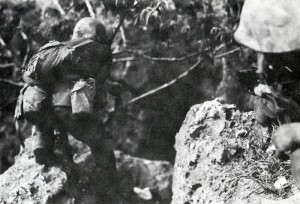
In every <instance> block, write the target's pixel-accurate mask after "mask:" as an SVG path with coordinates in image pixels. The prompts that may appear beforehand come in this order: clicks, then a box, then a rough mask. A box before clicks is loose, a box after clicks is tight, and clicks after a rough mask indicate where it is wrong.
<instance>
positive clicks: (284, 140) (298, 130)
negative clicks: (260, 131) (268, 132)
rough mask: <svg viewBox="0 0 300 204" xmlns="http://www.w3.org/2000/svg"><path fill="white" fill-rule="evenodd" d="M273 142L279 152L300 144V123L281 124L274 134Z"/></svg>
mask: <svg viewBox="0 0 300 204" xmlns="http://www.w3.org/2000/svg"><path fill="white" fill-rule="evenodd" d="M272 142H273V144H274V145H275V147H276V151H277V153H281V152H284V151H287V150H291V149H292V148H293V147H295V146H298V145H299V144H300V123H289V124H284V125H282V126H280V127H279V128H278V129H277V130H276V132H275V133H274V134H273V137H272Z"/></svg>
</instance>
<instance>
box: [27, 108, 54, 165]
mask: <svg viewBox="0 0 300 204" xmlns="http://www.w3.org/2000/svg"><path fill="white" fill-rule="evenodd" d="M26 118H27V120H28V121H29V122H31V123H32V124H33V127H32V137H33V138H34V140H33V153H34V155H35V159H36V162H37V163H39V164H49V165H50V163H53V162H54V160H55V157H54V155H53V148H54V143H55V136H54V134H53V133H54V122H53V117H52V114H50V113H48V112H41V113H38V114H37V113H28V114H26Z"/></svg>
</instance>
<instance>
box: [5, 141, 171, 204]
mask: <svg viewBox="0 0 300 204" xmlns="http://www.w3.org/2000/svg"><path fill="white" fill-rule="evenodd" d="M69 139H70V144H71V145H72V146H73V149H74V151H75V155H74V161H75V163H72V162H67V163H66V164H64V165H54V166H51V167H45V166H44V165H38V164H36V163H35V159H34V156H33V154H32V150H31V148H32V146H31V143H32V138H28V139H27V140H26V141H25V145H26V146H25V149H22V150H21V152H20V153H19V155H18V156H17V157H16V162H15V165H13V166H12V167H10V168H9V169H8V170H7V171H5V172H4V173H3V174H2V175H0V192H1V194H0V203H3V204H10V203H14V204H24V203H26V204H27V203H28V204H49V203H51V204H52V203H55V204H73V203H79V204H93V203H95V204H96V203H97V204H98V203H112V204H114V203H116V204H118V203H120V202H121V201H125V200H126V202H129V203H141V204H142V203H156V202H157V201H163V202H164V203H165V202H170V200H171V196H172V194H171V177H172V172H173V167H172V165H171V164H170V163H168V162H165V161H150V160H144V159H140V158H134V157H131V156H128V155H125V154H123V153H122V152H119V151H116V152H115V155H116V159H117V167H118V171H119V175H120V178H121V179H120V180H121V184H120V192H122V195H120V194H116V192H110V193H108V194H105V196H102V197H100V196H99V192H102V191H103V185H104V184H103V183H101V175H100V174H99V171H98V170H97V169H96V168H95V167H94V164H93V158H92V156H91V154H90V150H89V148H88V147H87V146H86V145H84V144H83V143H81V142H79V141H78V140H75V139H74V138H72V137H70V138H69ZM106 187H107V186H106ZM134 187H136V188H140V189H146V188H148V189H149V192H151V199H150V200H149V199H148V198H149V196H148V197H147V199H148V200H145V199H142V198H139V197H138V195H137V194H136V193H134V191H133V189H134ZM104 188H105V187H104ZM132 201H133V202H132Z"/></svg>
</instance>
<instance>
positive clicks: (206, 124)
mask: <svg viewBox="0 0 300 204" xmlns="http://www.w3.org/2000/svg"><path fill="white" fill-rule="evenodd" d="M269 130H270V129H268V128H264V127H262V126H261V125H259V124H257V123H256V121H255V119H254V115H253V112H248V113H241V112H240V111H238V110H237V109H236V108H235V106H234V105H227V104H224V102H223V100H221V99H216V100H214V101H208V102H205V103H203V104H200V105H195V106H193V107H192V108H191V109H190V111H189V112H188V114H187V116H186V118H185V120H184V122H183V125H182V127H181V129H180V131H179V132H178V134H177V135H176V144H175V149H176V151H177V155H176V160H175V165H174V175H173V178H174V179H173V187H172V190H173V199H172V204H198V203H199V204H232V203H234V204H260V203H262V198H261V197H263V198H265V199H267V200H264V202H266V201H268V200H269V201H272V200H278V199H280V196H278V195H276V193H278V192H279V191H276V189H275V187H274V183H275V181H276V180H278V179H277V176H276V173H278V172H279V170H277V169H275V168H276V167H275V166H272V165H273V162H274V160H272V157H271V156H270V153H269V152H268V151H267V150H268V147H269V146H270V136H271V134H270V132H269ZM274 164H275V163H274ZM277 164H278V163H277ZM280 168H281V167H278V169H280ZM288 168H289V167H287V169H288ZM274 171H275V172H274ZM278 177H279V176H278ZM262 178H265V179H267V182H265V181H263V180H262ZM291 179H292V178H291V176H289V180H290V181H289V182H291ZM274 189H275V190H274ZM281 190H282V189H281ZM297 191H298V190H296V189H295V186H294V185H292V186H291V189H290V192H289V193H290V194H289V195H288V196H291V195H293V194H294V193H296V192H297ZM255 192H261V194H257V193H255ZM278 202H279V201H278ZM299 203H300V202H299Z"/></svg>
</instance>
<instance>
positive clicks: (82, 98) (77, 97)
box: [71, 78, 96, 114]
mask: <svg viewBox="0 0 300 204" xmlns="http://www.w3.org/2000/svg"><path fill="white" fill-rule="evenodd" d="M95 95H96V81H95V79H93V78H89V79H87V80H80V81H78V82H76V83H75V84H74V86H73V89H72V92H71V104H72V113H73V114H74V113H83V112H85V113H92V112H93V103H94V99H95Z"/></svg>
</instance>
